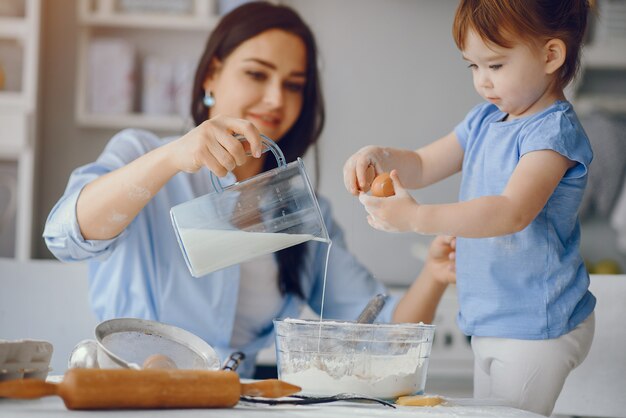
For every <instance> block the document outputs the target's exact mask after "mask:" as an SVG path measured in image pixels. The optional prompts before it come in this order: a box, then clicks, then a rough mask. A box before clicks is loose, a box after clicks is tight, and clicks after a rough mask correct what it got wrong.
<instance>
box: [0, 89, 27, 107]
mask: <svg viewBox="0 0 626 418" xmlns="http://www.w3.org/2000/svg"><path fill="white" fill-rule="evenodd" d="M23 106H24V95H23V94H22V93H21V92H18V91H0V108H3V107H9V108H17V107H23Z"/></svg>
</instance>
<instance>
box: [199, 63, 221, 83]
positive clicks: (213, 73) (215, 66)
mask: <svg viewBox="0 0 626 418" xmlns="http://www.w3.org/2000/svg"><path fill="white" fill-rule="evenodd" d="M222 65H223V64H222V61H220V60H218V59H217V58H213V59H212V60H211V65H209V70H208V71H207V76H206V78H205V79H204V83H202V88H203V89H204V91H207V90H213V88H212V85H213V84H214V83H215V82H216V80H217V79H218V78H219V75H220V71H221V70H222Z"/></svg>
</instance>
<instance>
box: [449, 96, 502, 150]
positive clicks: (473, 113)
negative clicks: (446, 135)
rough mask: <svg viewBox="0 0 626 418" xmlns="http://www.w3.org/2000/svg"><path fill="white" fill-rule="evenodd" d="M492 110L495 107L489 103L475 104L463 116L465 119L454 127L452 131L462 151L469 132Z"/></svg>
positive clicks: (464, 148) (474, 129)
mask: <svg viewBox="0 0 626 418" xmlns="http://www.w3.org/2000/svg"><path fill="white" fill-rule="evenodd" d="M494 110H497V108H496V107H495V106H493V105H492V104H490V103H481V104H479V105H476V106H474V108H473V109H472V110H470V111H469V113H468V114H467V115H466V116H465V119H463V121H462V122H461V123H459V124H458V125H457V126H456V127H455V128H454V133H455V134H456V137H457V139H458V141H459V144H460V145H461V148H463V150H464V151H465V150H466V147H467V142H468V140H469V138H470V134H471V133H472V132H475V131H476V127H477V126H479V125H480V124H481V123H482V122H483V120H484V119H485V118H486V117H487V116H489V115H490V114H492V113H493V112H494Z"/></svg>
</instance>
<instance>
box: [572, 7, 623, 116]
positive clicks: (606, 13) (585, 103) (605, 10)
mask: <svg viewBox="0 0 626 418" xmlns="http://www.w3.org/2000/svg"><path fill="white" fill-rule="evenodd" d="M598 8H599V16H598V17H597V19H595V18H594V21H593V22H594V23H595V26H594V31H593V34H592V35H593V36H592V39H591V42H590V43H589V44H588V45H586V46H585V47H584V49H583V53H582V57H581V76H580V77H579V80H578V82H577V84H576V85H575V86H573V90H574V92H575V93H574V103H575V105H576V107H577V109H578V110H579V112H582V113H584V112H587V111H591V110H593V109H601V110H606V111H609V112H613V113H621V114H626V93H624V92H623V91H622V92H611V93H589V92H581V90H583V89H582V87H583V86H582V81H581V80H582V79H583V78H584V77H585V73H588V72H598V71H600V72H601V71H618V72H623V73H624V75H625V76H626V0H600V1H599V2H598Z"/></svg>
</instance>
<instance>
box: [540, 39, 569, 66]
mask: <svg viewBox="0 0 626 418" xmlns="http://www.w3.org/2000/svg"><path fill="white" fill-rule="evenodd" d="M543 52H544V57H545V62H546V74H554V73H555V72H556V71H557V70H558V69H559V68H561V67H562V66H563V63H564V62H565V57H566V54H567V48H566V47H565V42H563V41H562V40H560V39H556V38H555V39H550V40H549V41H548V42H546V43H545V45H544V46H543Z"/></svg>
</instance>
